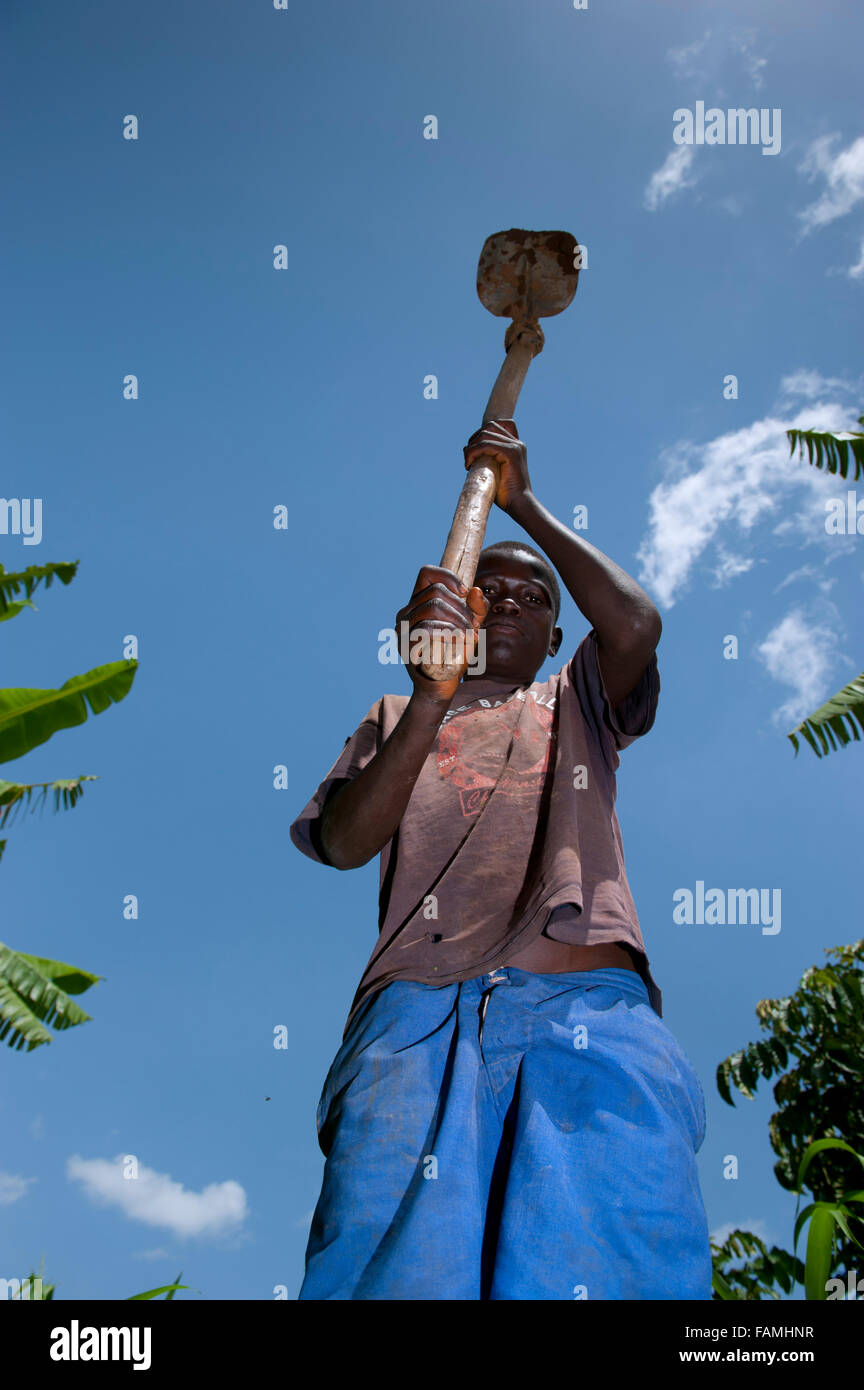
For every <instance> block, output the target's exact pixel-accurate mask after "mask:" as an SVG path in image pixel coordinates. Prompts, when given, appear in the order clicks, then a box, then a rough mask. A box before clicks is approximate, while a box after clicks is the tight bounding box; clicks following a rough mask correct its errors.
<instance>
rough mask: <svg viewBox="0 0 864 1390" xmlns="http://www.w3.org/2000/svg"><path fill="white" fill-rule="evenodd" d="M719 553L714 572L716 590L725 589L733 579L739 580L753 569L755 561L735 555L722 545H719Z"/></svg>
mask: <svg viewBox="0 0 864 1390" xmlns="http://www.w3.org/2000/svg"><path fill="white" fill-rule="evenodd" d="M717 551H718V562H717V564H716V565H715V567H714V569H713V570H712V573H713V575H714V581H715V582H714V587H715V589H723V588H725V586H726V585H727V584H728V583H729V581H730V580H731V579H737V577H738V575H739V574H746V573H747V571H748V570H749V569H752V568H753V561H752V560H751V559H748V557H747V556H745V555H733V554H732V553H731V552H730V551H728V550H725V549H724V548H723V546H722V545H718V547H717Z"/></svg>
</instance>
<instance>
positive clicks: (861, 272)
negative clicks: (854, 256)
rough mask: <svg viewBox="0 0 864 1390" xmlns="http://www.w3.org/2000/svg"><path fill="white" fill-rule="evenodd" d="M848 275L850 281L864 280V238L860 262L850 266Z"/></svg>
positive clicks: (863, 238) (859, 257) (863, 239)
mask: <svg viewBox="0 0 864 1390" xmlns="http://www.w3.org/2000/svg"><path fill="white" fill-rule="evenodd" d="M847 274H848V276H849V279H850V280H864V237H862V238H861V250H860V253H859V256H858V260H857V261H856V262H855V264H854V265H850V267H849V269H848V271H847Z"/></svg>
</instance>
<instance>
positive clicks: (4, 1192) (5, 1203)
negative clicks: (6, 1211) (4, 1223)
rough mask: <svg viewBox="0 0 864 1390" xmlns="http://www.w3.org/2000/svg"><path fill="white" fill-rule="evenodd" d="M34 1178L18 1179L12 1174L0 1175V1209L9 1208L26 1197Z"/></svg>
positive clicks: (34, 1180)
mask: <svg viewBox="0 0 864 1390" xmlns="http://www.w3.org/2000/svg"><path fill="white" fill-rule="evenodd" d="M34 1182H36V1178H19V1177H17V1176H16V1175H15V1174H14V1173H0V1207H11V1206H12V1204H13V1202H20V1200H21V1198H22V1197H26V1196H27V1189H28V1187H29V1186H30V1184H31V1183H34Z"/></svg>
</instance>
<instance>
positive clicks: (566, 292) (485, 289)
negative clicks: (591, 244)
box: [477, 227, 579, 351]
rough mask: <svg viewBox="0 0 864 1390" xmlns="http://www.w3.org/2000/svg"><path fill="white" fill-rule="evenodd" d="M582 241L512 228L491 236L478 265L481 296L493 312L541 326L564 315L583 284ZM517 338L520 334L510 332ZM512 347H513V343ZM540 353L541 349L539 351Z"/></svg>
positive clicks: (478, 282)
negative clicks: (579, 261) (579, 266)
mask: <svg viewBox="0 0 864 1390" xmlns="http://www.w3.org/2000/svg"><path fill="white" fill-rule="evenodd" d="M578 248H579V243H578V242H577V240H576V238H575V237H573V236H571V235H570V233H569V232H526V231H523V230H520V229H519V228H516V227H511V229H510V231H509V232H496V233H495V235H494V236H490V237H487V239H486V242H485V244H484V246H483V250H482V251H481V253H480V263H479V265H478V267H477V293H478V295H479V296H480V299H481V302H482V303H483V304H484V306H485V307H486V308H487V309H488V310H489V312H490V314H497V315H498V316H499V317H501V318H509V319H512V320H513V322H514V325H516V326H517V328H518V326H519V325H525V327H528V326H529V325H530V326H532V327H535V328H536V330H537V331H538V333H540V337H541V346H542V336H543V335H542V332H541V331H540V325H539V324H538V323H537V320H538V319H541V318H551V317H552V315H553V314H560V313H561V311H562V310H563V309H566V308H567V305H568V304H569V303H570V301H571V300H572V298H573V296H574V294H575V293H576V286H577V284H578V281H579V271H578V269H577V267H576V252H577V250H578ZM508 336H509V337H510V338H511V341H512V339H513V338H514V337H515V335H514V334H508ZM507 346H508V348H509V346H510V343H507ZM538 351H539V348H538Z"/></svg>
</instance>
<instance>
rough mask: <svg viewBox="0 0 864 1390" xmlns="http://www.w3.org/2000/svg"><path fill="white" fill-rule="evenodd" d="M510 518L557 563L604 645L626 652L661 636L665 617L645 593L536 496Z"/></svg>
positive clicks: (529, 496) (526, 495)
mask: <svg viewBox="0 0 864 1390" xmlns="http://www.w3.org/2000/svg"><path fill="white" fill-rule="evenodd" d="M507 514H508V516H511V517H512V518H513V520H514V521H518V523H519V525H520V526H521V527H522V528H523V529H524V530H525V531H527V533H528V535H529V536H530V537H531V539H532V540H533V541H535V542H536V544H537V545H538V546H539V547H540V548H541V549H542V550H543V551H544V553H545V554H546V555H547V556H548V558H549V559H550V560H551V561H552V564H553V565H554V566H555V569H556V570H557V571H558V574H559V575H560V577H561V579H562V580H563V581H564V584H565V585H566V587H567V591H568V593H569V594H570V596H571V598H572V599H573V601H574V603H575V604H576V606H577V607H578V608H579V610H580V611H581V612H582V613H583V614H584V615H585V617H586V618H587V619H588V621H589V622H590V624H591V626H592V627H593V628H595V629H596V632H597V636H598V638H599V639H600V642H601V644H602V645H603V646H605V647H607V648H609V649H613V650H621V651H624V650H626V649H627V648H628V647H630V646H632V645H633V644H634V643H635V642H639V641H642V640H644V638H645V635H646V633H657V634H658V635H659V631H660V628H661V626H662V622H661V618H660V614H659V612H658V610H657V608H656V606H655V605H654V604H653V603H652V602H651V599H650V598H649V597H648V595H647V594H646V593H645V590H644V589H642V588H640V586H639V585H638V584H637V583H636V580H635V579H632V578H631V577H630V575H629V574H627V573H626V572H625V571H624V570H623V569H621V567H620V565H616V564H615V562H614V561H613V560H610V559H609V557H608V556H607V555H604V554H603V552H602V551H600V550H598V549H597V547H596V546H593V545H591V544H590V543H589V542H588V541H585V540H582V538H581V537H580V536H577V535H575V534H574V533H573V532H572V531H568V530H567V527H566V526H563V525H562V524H561V522H560V521H557V520H556V519H555V517H554V516H553V515H552V513H551V512H550V511H549V510H548V508H546V507H544V506H543V503H542V502H540V501H538V499H537V497H536V496H535V495H534V493H533V492H525V493H523V494H522V496H521V497H520V498H519V499H518V501H516V502H515V503H514V504H513V505H512V506H511V507H509V508H508V513H507Z"/></svg>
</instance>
